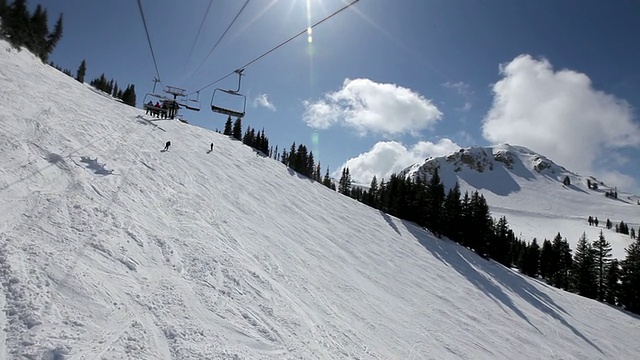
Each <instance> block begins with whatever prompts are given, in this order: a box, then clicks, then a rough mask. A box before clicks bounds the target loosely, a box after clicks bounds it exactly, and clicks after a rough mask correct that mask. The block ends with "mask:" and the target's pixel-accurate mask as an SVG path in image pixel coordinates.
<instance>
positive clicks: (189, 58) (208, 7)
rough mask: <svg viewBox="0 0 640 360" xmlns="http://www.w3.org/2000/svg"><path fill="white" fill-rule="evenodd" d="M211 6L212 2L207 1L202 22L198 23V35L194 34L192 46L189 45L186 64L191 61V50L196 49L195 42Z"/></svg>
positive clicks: (210, 0)
mask: <svg viewBox="0 0 640 360" xmlns="http://www.w3.org/2000/svg"><path fill="white" fill-rule="evenodd" d="M211 4H213V0H209V5H208V6H207V11H205V13H204V16H203V17H202V22H200V28H199V29H198V33H197V34H196V38H195V39H193V44H191V50H189V56H188V57H187V64H189V61H190V60H191V55H193V49H194V48H195V47H196V42H198V38H199V37H200V33H201V32H202V27H203V26H204V21H205V20H206V19H207V15H209V10H210V9H211ZM185 66H186V65H185Z"/></svg>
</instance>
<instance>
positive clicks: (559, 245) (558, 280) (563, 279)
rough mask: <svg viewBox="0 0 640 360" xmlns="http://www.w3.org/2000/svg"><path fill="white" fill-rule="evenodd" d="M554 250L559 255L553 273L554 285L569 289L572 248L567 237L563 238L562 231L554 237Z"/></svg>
mask: <svg viewBox="0 0 640 360" xmlns="http://www.w3.org/2000/svg"><path fill="white" fill-rule="evenodd" d="M552 245H553V250H554V252H555V254H556V255H557V258H556V260H557V262H558V263H557V269H556V272H555V273H554V274H553V275H552V283H551V284H552V285H553V286H555V287H557V288H561V289H564V290H569V285H570V278H569V274H570V271H571V263H572V258H571V248H570V247H569V242H568V241H567V239H563V238H562V236H561V235H560V233H558V235H556V237H555V238H554V239H553V244H552Z"/></svg>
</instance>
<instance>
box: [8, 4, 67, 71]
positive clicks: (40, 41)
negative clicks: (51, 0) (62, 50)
mask: <svg viewBox="0 0 640 360" xmlns="http://www.w3.org/2000/svg"><path fill="white" fill-rule="evenodd" d="M0 18H2V30H1V31H2V32H1V34H2V36H4V37H6V38H7V39H8V40H9V42H10V43H11V44H12V45H13V46H15V47H18V48H20V47H23V46H24V47H26V48H27V49H29V51H31V52H32V53H33V54H35V55H36V56H38V57H39V58H40V59H42V61H45V62H46V61H47V60H48V58H49V55H50V54H51V52H53V49H55V47H56V45H57V44H58V42H59V41H60V39H61V38H62V30H63V26H62V14H60V16H59V17H58V21H57V22H56V24H55V26H54V27H53V30H52V31H49V24H48V21H49V20H48V14H47V10H46V9H44V8H43V7H42V5H40V4H38V6H36V9H35V11H34V12H33V14H30V13H29V10H28V9H27V1H26V0H15V1H14V2H13V4H11V5H8V4H7V0H0Z"/></svg>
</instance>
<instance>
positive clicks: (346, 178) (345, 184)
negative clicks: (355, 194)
mask: <svg viewBox="0 0 640 360" xmlns="http://www.w3.org/2000/svg"><path fill="white" fill-rule="evenodd" d="M350 190H351V174H349V168H348V167H346V166H345V167H344V168H342V176H341V177H340V180H339V181H338V192H339V193H341V194H344V195H347V196H349V192H350Z"/></svg>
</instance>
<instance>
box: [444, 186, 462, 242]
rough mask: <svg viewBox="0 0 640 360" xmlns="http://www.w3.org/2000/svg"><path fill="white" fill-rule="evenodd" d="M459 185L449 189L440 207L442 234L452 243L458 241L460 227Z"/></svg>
mask: <svg viewBox="0 0 640 360" xmlns="http://www.w3.org/2000/svg"><path fill="white" fill-rule="evenodd" d="M460 197H461V193H460V185H458V183H457V182H456V184H455V185H454V186H453V187H452V188H451V189H449V192H448V193H447V196H446V197H445V199H444V203H443V206H442V232H443V233H444V234H445V235H446V236H447V237H449V238H450V239H452V240H454V241H458V242H459V241H460V236H461V234H460V226H461V225H462V224H461V223H462V204H461V202H460Z"/></svg>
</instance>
